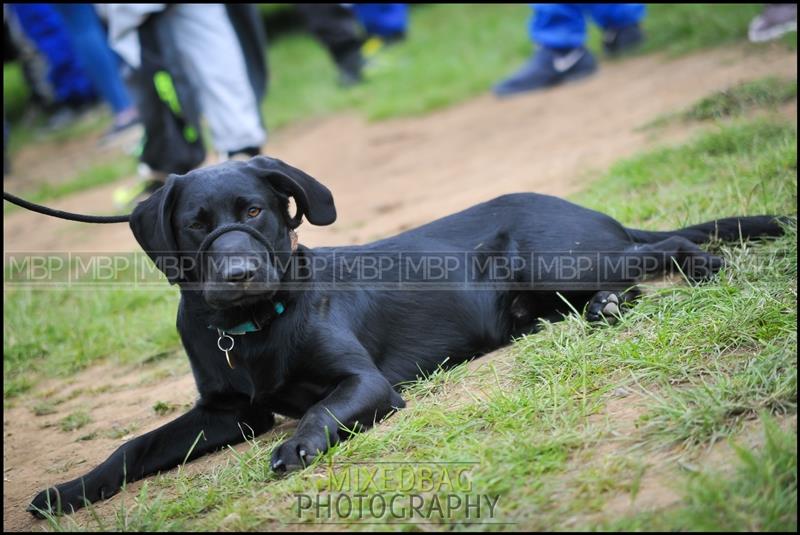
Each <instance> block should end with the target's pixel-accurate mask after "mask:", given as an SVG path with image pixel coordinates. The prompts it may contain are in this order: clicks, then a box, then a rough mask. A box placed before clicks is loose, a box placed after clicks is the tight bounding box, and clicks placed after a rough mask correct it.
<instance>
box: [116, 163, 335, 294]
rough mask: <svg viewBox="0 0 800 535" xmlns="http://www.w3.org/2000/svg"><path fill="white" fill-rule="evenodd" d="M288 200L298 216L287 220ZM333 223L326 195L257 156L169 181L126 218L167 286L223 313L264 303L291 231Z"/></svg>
mask: <svg viewBox="0 0 800 535" xmlns="http://www.w3.org/2000/svg"><path fill="white" fill-rule="evenodd" d="M289 197H292V198H294V201H295V204H296V205H297V213H296V214H295V215H294V216H293V217H292V216H290V214H289ZM303 217H305V218H306V219H308V221H309V222H310V223H312V224H314V225H329V224H331V223H333V222H334V221H335V220H336V208H335V206H334V204H333V197H332V196H331V193H330V191H329V190H328V189H327V188H326V187H325V186H323V185H322V184H320V183H319V182H317V180H315V179H314V178H313V177H311V176H309V175H307V174H306V173H304V172H303V171H300V170H299V169H296V168H294V167H292V166H290V165H287V164H285V163H283V162H282V161H280V160H276V159H273V158H267V157H264V156H257V157H255V158H252V159H251V160H250V161H248V162H225V163H222V164H219V165H215V166H211V167H206V168H203V169H198V170H195V171H192V172H190V173H188V174H185V175H180V176H179V175H171V176H170V177H169V178H168V179H167V183H166V184H165V185H164V187H162V188H161V189H159V190H158V191H156V192H155V193H154V194H153V195H152V196H150V197H149V198H148V199H147V200H145V201H143V202H141V203H140V204H139V205H138V206H137V207H136V209H134V211H133V214H131V223H130V224H131V229H132V230H133V235H134V236H135V237H136V240H137V241H138V242H139V244H140V245H141V246H142V248H143V249H144V251H145V252H146V253H147V254H148V256H149V257H150V258H151V259H152V260H153V261H154V262H155V264H156V266H158V268H159V269H160V270H161V271H162V272H163V273H164V274H165V275H166V276H167V279H168V280H169V281H170V283H173V284H174V283H180V284H182V285H184V284H186V285H193V286H194V287H196V288H197V289H199V290H202V292H203V297H204V298H205V300H206V302H207V303H208V304H209V305H211V306H212V307H214V308H217V309H226V308H230V307H234V306H240V305H243V304H247V303H250V302H254V301H259V300H263V299H268V298H270V297H272V296H273V295H274V294H275V292H276V291H277V290H278V288H279V285H280V280H281V278H282V276H283V270H285V268H286V266H287V262H288V259H289V257H290V256H291V253H292V237H291V236H292V230H293V229H295V228H296V227H297V226H298V225H299V224H300V222H301V221H302V218H303Z"/></svg>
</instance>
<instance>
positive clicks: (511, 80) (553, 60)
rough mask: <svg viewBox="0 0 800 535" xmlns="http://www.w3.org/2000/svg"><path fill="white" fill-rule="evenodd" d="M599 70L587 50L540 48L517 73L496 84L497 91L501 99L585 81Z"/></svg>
mask: <svg viewBox="0 0 800 535" xmlns="http://www.w3.org/2000/svg"><path fill="white" fill-rule="evenodd" d="M596 70H597V61H596V60H595V59H594V56H592V53H591V52H589V50H587V49H586V48H583V47H581V48H573V49H571V50H562V51H556V50H553V49H550V48H540V49H539V50H538V51H537V52H536V53H535V54H534V55H533V57H532V58H531V59H529V60H528V61H527V62H526V63H525V64H524V65H523V66H522V67H521V68H520V69H519V70H518V71H517V72H515V73H514V74H512V75H511V76H509V77H508V78H506V79H505V80H503V81H501V82H500V83H498V84H496V85H495V86H494V88H493V91H494V94H495V95H497V96H498V97H507V96H511V95H515V94H517V93H524V92H526V91H537V90H539V89H544V88H547V87H552V86H554V85H558V84H561V83H565V82H571V81H574V80H579V79H581V78H585V77H586V76H590V75H591V74H593V73H594V72H595V71H596Z"/></svg>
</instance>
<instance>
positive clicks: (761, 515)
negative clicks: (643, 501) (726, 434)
mask: <svg viewBox="0 0 800 535" xmlns="http://www.w3.org/2000/svg"><path fill="white" fill-rule="evenodd" d="M762 421H763V425H764V434H765V438H766V440H765V446H764V448H763V449H762V448H759V449H755V450H751V449H747V448H744V447H742V446H738V447H736V452H737V457H738V458H737V459H735V461H736V462H735V464H734V467H735V471H734V472H733V473H732V474H731V473H730V471H724V472H720V471H717V470H713V471H708V472H704V473H700V474H698V475H697V476H694V477H691V478H690V479H689V482H688V485H687V494H686V498H685V499H684V501H683V502H682V503H681V504H680V505H679V506H677V507H673V508H669V509H667V510H664V511H658V512H656V513H647V514H641V515H636V516H634V517H632V518H626V519H624V520H621V521H616V522H610V523H608V524H606V525H604V526H603V529H604V530H610V531H720V532H731V531H751V532H757V531H788V532H795V531H797V431H796V430H786V431H784V430H781V429H780V428H779V427H778V426H777V425H776V423H775V422H774V421H773V420H772V419H771V418H770V417H768V416H764V417H763V418H762Z"/></svg>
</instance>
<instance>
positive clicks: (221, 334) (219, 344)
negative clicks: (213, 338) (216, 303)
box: [217, 329, 234, 369]
mask: <svg viewBox="0 0 800 535" xmlns="http://www.w3.org/2000/svg"><path fill="white" fill-rule="evenodd" d="M217 333H219V338H217V347H218V348H219V350H220V351H222V352H223V353H225V360H227V361H228V366H230V367H231V369H233V364H232V363H231V355H230V351H231V350H232V349H233V346H234V340H233V337H232V336H231V335H229V334H228V333H226V332H225V331H221V330H219V329H217ZM225 339H227V340H230V344H231V345H230V347H228V348H225V347H223V346H222V342H223V340H225Z"/></svg>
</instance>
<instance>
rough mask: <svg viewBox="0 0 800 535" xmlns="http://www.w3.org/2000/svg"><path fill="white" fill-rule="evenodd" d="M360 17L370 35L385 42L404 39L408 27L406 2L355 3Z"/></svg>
mask: <svg viewBox="0 0 800 535" xmlns="http://www.w3.org/2000/svg"><path fill="white" fill-rule="evenodd" d="M353 9H354V10H355V13H356V15H357V16H358V19H359V20H360V21H361V24H363V25H364V28H365V29H366V30H367V33H368V34H369V35H377V36H378V37H380V38H381V39H383V40H384V41H385V42H392V41H397V40H402V39H404V38H405V36H406V31H407V29H408V6H407V5H406V4H353Z"/></svg>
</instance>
